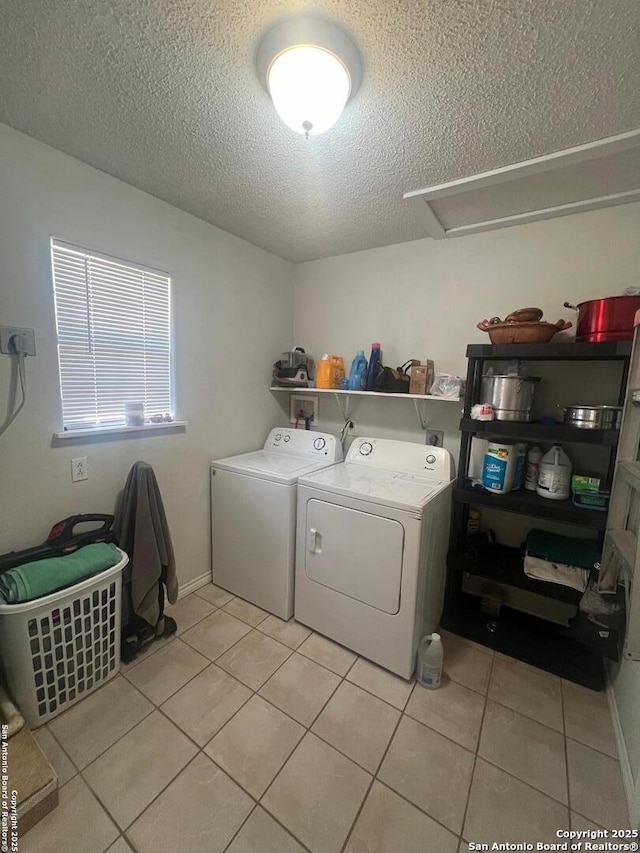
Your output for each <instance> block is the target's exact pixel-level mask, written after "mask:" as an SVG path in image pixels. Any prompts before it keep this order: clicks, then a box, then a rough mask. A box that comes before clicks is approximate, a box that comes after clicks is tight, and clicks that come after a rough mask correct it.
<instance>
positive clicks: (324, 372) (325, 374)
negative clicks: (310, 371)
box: [316, 353, 331, 388]
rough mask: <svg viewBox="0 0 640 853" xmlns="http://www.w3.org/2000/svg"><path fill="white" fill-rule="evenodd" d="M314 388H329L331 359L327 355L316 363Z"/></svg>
mask: <svg viewBox="0 0 640 853" xmlns="http://www.w3.org/2000/svg"><path fill="white" fill-rule="evenodd" d="M316 388H331V359H330V358H329V356H328V355H327V353H325V354H324V355H323V356H322V358H321V359H320V361H319V362H318V369H317V370H316Z"/></svg>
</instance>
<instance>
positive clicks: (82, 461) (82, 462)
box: [71, 456, 89, 483]
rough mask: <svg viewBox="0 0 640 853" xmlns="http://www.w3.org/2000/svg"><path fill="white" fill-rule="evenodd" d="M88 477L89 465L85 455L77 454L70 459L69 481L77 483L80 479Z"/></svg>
mask: <svg viewBox="0 0 640 853" xmlns="http://www.w3.org/2000/svg"><path fill="white" fill-rule="evenodd" d="M88 479H89V467H88V465H87V457H86V456H78V457H77V459H72V460H71V482H72V483H79V482H80V480H88Z"/></svg>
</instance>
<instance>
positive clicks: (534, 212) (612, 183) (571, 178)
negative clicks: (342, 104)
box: [404, 130, 640, 239]
mask: <svg viewBox="0 0 640 853" xmlns="http://www.w3.org/2000/svg"><path fill="white" fill-rule="evenodd" d="M404 198H405V199H407V200H408V201H409V202H410V203H411V204H413V205H414V207H415V209H416V211H417V213H418V215H419V216H420V217H421V218H422V220H423V222H424V224H425V226H426V229H427V233H428V235H429V236H430V237H434V238H435V239H443V238H445V237H461V236H464V235H467V234H477V233H479V232H481V231H492V230H494V229H497V228H507V227H509V226H511V225H521V224H523V223H525V222H535V221H537V220H540V219H551V218H552V217H555V216H566V215H568V214H571V213H580V212H583V211H587V210H596V209H598V208H602V207H612V206H614V205H618V204H629V203H630V202H634V201H640V130H632V131H629V132H627V133H621V134H618V135H617V136H610V137H607V138H606V139H600V140H597V141H596V142H588V143H586V144H585V145H579V146H577V147H575V148H567V149H565V150H564V151H556V152H554V153H553V154H545V155H544V156H542V157H536V158H534V159H533V160H524V161H523V162H521V163H514V164H512V165H510V166H503V167H501V168H499V169H494V170H492V171H490V172H482V173H480V174H478V175H472V176H470V177H467V178H461V179H459V180H456V181H450V182H449V183H446V184H440V185H438V186H434V187H428V188H427V189H423V190H415V191H413V192H408V193H405V194H404Z"/></svg>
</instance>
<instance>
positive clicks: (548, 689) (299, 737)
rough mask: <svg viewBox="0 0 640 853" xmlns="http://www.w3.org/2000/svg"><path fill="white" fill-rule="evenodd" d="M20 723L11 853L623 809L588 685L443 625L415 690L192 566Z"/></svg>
mask: <svg viewBox="0 0 640 853" xmlns="http://www.w3.org/2000/svg"><path fill="white" fill-rule="evenodd" d="M169 612H170V613H171V614H172V615H173V616H174V617H175V619H176V620H177V622H178V629H179V630H178V635H177V636H176V637H173V638H171V639H170V640H168V641H161V642H158V643H155V644H153V646H152V647H150V648H147V649H146V650H145V652H144V654H142V655H140V656H139V657H138V658H137V659H136V660H135V661H134V662H133V663H131V664H129V665H128V666H123V667H122V672H121V674H120V675H118V676H117V677H116V678H115V679H113V680H112V681H111V682H109V684H107V685H105V686H104V687H103V688H101V689H100V690H98V691H96V693H94V694H93V695H92V696H90V697H88V698H87V699H86V700H83V701H82V702H80V703H78V705H76V706H75V707H73V708H71V709H70V710H69V711H67V712H66V713H65V714H63V715H61V716H60V717H59V718H57V719H56V720H54V721H53V722H52V723H50V724H49V725H48V726H46V727H44V728H43V729H41V730H40V731H39V732H38V733H37V737H38V740H39V742H40V744H41V745H42V747H43V749H44V750H45V752H46V753H47V754H48V755H49V757H50V759H51V761H52V763H53V765H54V766H55V767H56V769H57V772H58V774H59V776H60V782H61V786H62V787H61V789H60V805H59V806H58V808H57V809H56V810H55V811H53V812H52V813H51V814H50V815H48V816H47V817H46V818H45V819H44V820H43V821H42V822H41V823H40V824H38V825H37V826H36V827H35V828H34V829H33V830H31V832H29V833H27V834H26V835H25V836H24V838H23V839H22V840H21V846H20V851H21V853H45V851H46V853H58V851H65V853H106V851H108V853H127V851H131V850H134V851H137V853H175V851H180V853H223V851H227V853H304V851H310V853H457V851H458V850H467V849H468V842H469V841H474V842H487V843H491V842H494V841H510V842H519V841H525V842H526V841H528V842H531V841H557V838H556V835H555V832H556V830H558V829H568V828H570V827H572V828H585V827H589V828H591V827H594V826H599V827H603V828H613V827H615V828H622V827H625V826H628V816H627V813H626V806H625V800H624V794H623V789H622V783H621V779H620V768H619V766H618V761H617V760H616V750H615V741H614V736H613V730H612V727H611V722H610V718H609V714H608V708H607V704H606V697H604V696H603V694H596V693H593V692H591V691H589V690H585V689H583V688H581V687H577V686H576V685H574V684H570V683H568V682H564V681H561V679H559V678H556V677H555V676H552V675H549V674H548V673H545V672H542V671H540V670H537V669H534V668H532V667H529V666H527V665H526V664H522V663H520V662H518V661H514V660H512V659H510V658H507V657H505V656H504V655H500V654H497V653H496V654H494V653H493V652H491V651H490V650H488V649H486V648H484V647H482V646H478V645H476V644H474V643H469V642H467V641H465V640H462V639H461V638H459V637H454V636H452V635H448V634H446V633H444V647H445V673H446V677H445V679H444V681H443V685H442V687H441V688H440V690H437V691H434V692H430V691H426V690H424V689H423V688H421V687H420V686H419V685H413V684H410V683H409V682H406V681H403V680H402V679H399V678H396V677H395V676H393V675H391V674H390V673H387V672H385V671H384V670H381V669H379V668H378V667H376V666H374V665H373V664H371V663H369V662H368V661H366V660H365V659H364V658H358V657H357V656H356V655H354V654H353V653H352V652H350V651H348V650H347V649H343V648H342V647H340V646H337V645H336V644H335V643H332V642H330V641H329V640H327V639H325V638H324V637H321V636H319V635H317V634H315V633H313V632H311V631H309V630H308V629H307V628H305V627H304V626H302V625H298V624H297V623H295V622H294V621H293V620H292V621H291V622H288V623H284V622H282V621H281V620H279V619H277V618H276V617H274V616H270V615H268V614H267V613H265V612H264V611H263V610H260V609H259V608H257V607H254V606H253V605H251V604H249V603H248V602H245V601H242V600H241V599H238V598H233V597H232V596H231V595H229V593H226V592H225V591H224V590H220V589H217V588H216V587H214V586H212V585H211V584H208V585H207V586H205V587H202V588H201V589H199V590H198V591H197V592H196V593H194V594H192V595H189V596H187V597H186V598H184V599H182V600H181V601H179V602H178V604H177V605H175V606H174V607H172V608H170V609H169Z"/></svg>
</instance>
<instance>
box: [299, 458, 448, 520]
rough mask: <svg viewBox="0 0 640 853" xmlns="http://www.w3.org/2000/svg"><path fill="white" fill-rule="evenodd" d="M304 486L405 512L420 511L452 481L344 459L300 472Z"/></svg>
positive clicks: (300, 480) (301, 483)
mask: <svg viewBox="0 0 640 853" xmlns="http://www.w3.org/2000/svg"><path fill="white" fill-rule="evenodd" d="M298 483H299V484H300V485H301V486H311V487H312V488H314V489H322V490H323V491H326V492H330V493H331V494H335V495H344V496H345V497H350V498H355V499H360V500H365V501H370V502H371V503H376V504H381V505H383V506H388V507H394V508H395V509H402V510H405V511H406V512H421V511H422V508H423V507H424V505H425V504H427V503H428V502H429V501H430V500H431V498H433V497H435V495H436V494H438V493H439V492H441V491H442V490H443V489H446V488H447V487H448V486H449V485H450V481H449V480H435V479H427V478H425V477H418V476H416V475H414V474H407V473H403V472H397V471H385V470H382V469H380V468H366V467H365V466H363V465H359V464H354V463H350V462H343V463H341V464H339V465H333V466H331V468H325V469H324V470H323V471H317V472H316V473H314V474H304V475H302V476H300V478H299V480H298Z"/></svg>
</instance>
